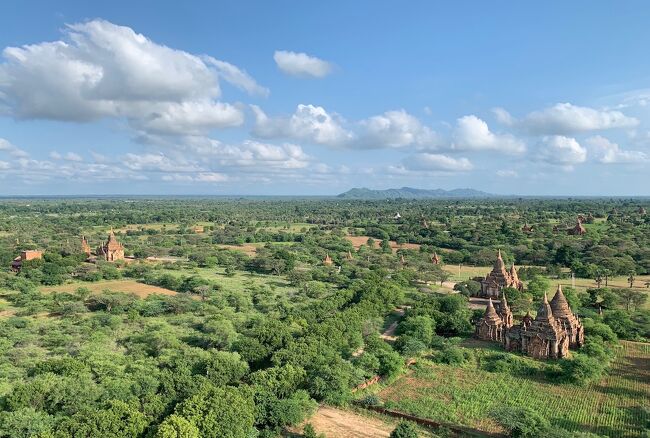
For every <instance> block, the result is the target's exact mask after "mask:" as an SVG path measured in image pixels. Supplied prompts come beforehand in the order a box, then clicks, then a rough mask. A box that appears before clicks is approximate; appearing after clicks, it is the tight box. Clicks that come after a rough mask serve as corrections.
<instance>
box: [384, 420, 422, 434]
mask: <svg viewBox="0 0 650 438" xmlns="http://www.w3.org/2000/svg"><path fill="white" fill-rule="evenodd" d="M390 438H418V430H417V428H416V427H415V424H413V423H411V422H410V421H401V422H400V423H399V424H398V425H397V427H396V428H395V429H393V431H392V432H391V433H390Z"/></svg>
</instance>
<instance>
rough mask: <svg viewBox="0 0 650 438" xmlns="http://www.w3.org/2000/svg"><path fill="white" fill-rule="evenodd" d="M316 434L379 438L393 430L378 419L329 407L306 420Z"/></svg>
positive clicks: (348, 437)
mask: <svg viewBox="0 0 650 438" xmlns="http://www.w3.org/2000/svg"><path fill="white" fill-rule="evenodd" d="M308 422H309V423H311V425H312V426H314V429H315V430H316V432H318V433H323V434H325V436H326V437H327V438H379V437H387V436H389V435H390V433H391V431H392V430H393V429H394V428H395V423H394V422H392V423H389V422H385V421H382V420H380V419H379V418H375V417H370V416H365V415H360V414H356V413H354V412H350V411H344V410H342V409H337V408H333V407H329V406H321V407H320V408H318V411H316V413H315V414H314V415H313V416H312V417H311V418H310V419H309V420H308Z"/></svg>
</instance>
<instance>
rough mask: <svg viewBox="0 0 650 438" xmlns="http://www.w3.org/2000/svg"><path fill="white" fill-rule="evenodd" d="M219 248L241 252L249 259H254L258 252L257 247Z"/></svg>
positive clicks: (233, 246) (224, 246) (222, 246)
mask: <svg viewBox="0 0 650 438" xmlns="http://www.w3.org/2000/svg"><path fill="white" fill-rule="evenodd" d="M217 246H218V247H219V248H223V249H231V250H234V251H241V252H243V253H244V254H246V255H247V256H249V257H254V256H255V253H256V252H257V246H255V245H246V244H244V245H217Z"/></svg>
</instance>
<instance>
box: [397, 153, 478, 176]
mask: <svg viewBox="0 0 650 438" xmlns="http://www.w3.org/2000/svg"><path fill="white" fill-rule="evenodd" d="M403 163H404V166H405V168H407V169H409V170H419V171H432V170H445V171H451V172H464V171H468V170H472V169H473V168H474V166H473V165H472V163H471V162H470V161H469V159H467V158H453V157H450V156H447V155H443V154H431V153H420V154H415V155H412V156H410V157H407V158H406V159H404V161H403Z"/></svg>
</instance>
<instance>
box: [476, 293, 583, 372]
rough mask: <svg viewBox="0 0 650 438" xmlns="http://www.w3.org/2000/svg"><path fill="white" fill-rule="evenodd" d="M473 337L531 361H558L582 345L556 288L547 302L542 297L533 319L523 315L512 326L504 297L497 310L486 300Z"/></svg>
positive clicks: (578, 323) (579, 326) (577, 326)
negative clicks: (525, 356) (529, 358)
mask: <svg viewBox="0 0 650 438" xmlns="http://www.w3.org/2000/svg"><path fill="white" fill-rule="evenodd" d="M475 337H477V338H478V339H483V340H486V341H494V342H501V343H502V344H503V346H504V348H505V349H506V350H507V351H520V352H521V353H523V354H525V355H527V356H531V357H534V358H535V359H559V358H563V357H567V356H568V355H569V348H579V347H581V346H582V345H583V344H584V329H583V326H582V322H581V321H580V319H579V318H578V317H577V316H576V315H575V314H573V312H572V311H571V308H570V307H569V303H568V302H567V300H566V297H565V296H564V294H563V293H562V288H561V287H560V286H558V289H557V292H556V293H555V296H554V297H553V299H552V300H551V302H550V303H549V302H548V298H547V296H546V294H544V300H543V301H542V303H541V305H540V307H539V310H538V311H537V315H536V316H535V318H534V319H533V318H532V317H531V316H530V313H527V314H526V316H524V317H523V319H522V321H521V323H520V324H519V325H514V321H513V317H512V312H511V311H510V308H509V307H508V303H507V301H506V298H505V295H504V296H503V297H502V299H501V304H500V305H499V310H498V311H497V310H496V309H495V307H494V305H493V303H492V298H490V299H489V301H488V305H487V308H486V309H485V314H484V316H483V318H481V319H480V320H479V321H478V322H477V323H476V330H475Z"/></svg>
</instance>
